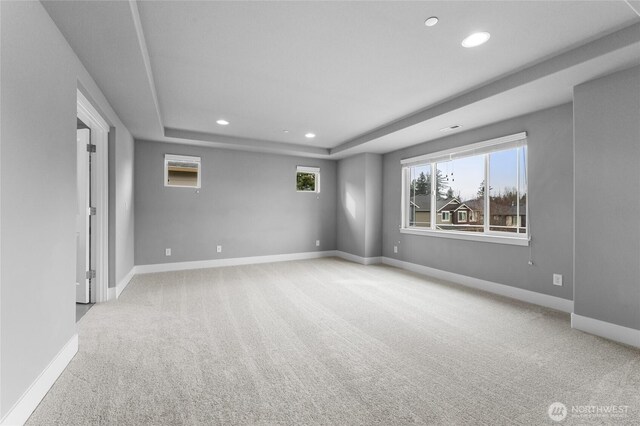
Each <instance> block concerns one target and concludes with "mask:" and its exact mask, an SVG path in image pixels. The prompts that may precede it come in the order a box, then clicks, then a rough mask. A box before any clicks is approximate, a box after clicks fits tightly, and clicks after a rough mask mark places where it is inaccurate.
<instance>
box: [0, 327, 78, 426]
mask: <svg viewBox="0 0 640 426" xmlns="http://www.w3.org/2000/svg"><path fill="white" fill-rule="evenodd" d="M77 352H78V335H77V334H74V335H73V337H71V339H70V340H69V341H68V342H67V343H66V344H65V345H64V347H63V348H62V349H61V350H60V352H58V354H57V355H56V356H55V357H54V358H53V360H52V361H51V362H50V363H49V365H47V367H46V368H45V369H44V370H43V371H42V373H40V375H39V376H38V377H37V378H36V379H35V380H34V382H33V383H32V384H31V386H29V388H28V389H27V390H26V391H25V393H23V394H22V396H21V397H20V399H19V400H18V402H16V403H15V404H14V405H13V407H11V409H10V410H9V412H8V413H7V415H6V416H4V418H3V419H2V421H1V422H0V425H2V426H9V425H11V426H16V425H23V424H24V423H25V422H26V421H27V419H28V418H29V416H30V415H31V413H33V411H34V410H35V409H36V407H37V406H38V404H40V401H42V398H44V396H45V395H46V394H47V392H49V389H51V386H53V384H54V383H55V381H56V380H57V379H58V377H60V374H62V372H63V371H64V369H65V368H67V365H68V364H69V362H70V361H71V359H73V357H74V356H75V354H76V353H77Z"/></svg>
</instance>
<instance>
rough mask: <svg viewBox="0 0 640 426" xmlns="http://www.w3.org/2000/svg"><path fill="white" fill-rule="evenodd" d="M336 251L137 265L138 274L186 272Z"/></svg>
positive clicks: (307, 256)
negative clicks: (188, 270)
mask: <svg viewBox="0 0 640 426" xmlns="http://www.w3.org/2000/svg"><path fill="white" fill-rule="evenodd" d="M336 255H337V254H336V251H335V250H328V251H310V252H306V253H290V254H275V255H270V256H251V257H234V258H230V259H212V260H197V261H192V262H174V263H157V264H154V265H136V266H135V273H136V274H149V273H152V272H169V271H184V270H187V269H203V268H216V267H219V266H239V265H251V264H257V263H272V262H286V261H290V260H305V259H318V258H321V257H333V256H336Z"/></svg>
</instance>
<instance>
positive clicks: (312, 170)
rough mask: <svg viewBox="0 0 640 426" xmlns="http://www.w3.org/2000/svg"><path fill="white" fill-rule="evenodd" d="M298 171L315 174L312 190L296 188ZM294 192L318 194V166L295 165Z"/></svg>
mask: <svg viewBox="0 0 640 426" xmlns="http://www.w3.org/2000/svg"><path fill="white" fill-rule="evenodd" d="M298 173H308V174H312V175H314V176H315V184H316V185H315V189H314V190H313V191H301V190H299V189H298ZM295 185H296V192H300V193H308V194H318V193H320V167H309V166H297V167H296V179H295Z"/></svg>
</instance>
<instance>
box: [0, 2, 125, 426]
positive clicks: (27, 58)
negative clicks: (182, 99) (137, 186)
mask: <svg viewBox="0 0 640 426" xmlns="http://www.w3.org/2000/svg"><path fill="white" fill-rule="evenodd" d="M0 8H1V13H0V15H1V20H2V22H1V37H0V38H1V57H2V80H1V91H2V100H1V102H2V105H1V108H2V122H1V127H0V128H1V133H0V139H1V140H2V145H1V147H0V149H1V160H0V161H1V167H0V170H1V172H0V173H1V179H0V182H1V183H0V185H1V188H0V189H1V192H2V206H1V208H0V215H1V233H2V240H1V250H0V251H1V254H0V256H1V263H2V270H1V272H0V277H1V284H0V299H1V301H0V304H1V306H0V328H1V330H0V336H1V342H0V351H1V354H0V355H1V356H0V358H1V360H0V372H1V374H2V380H1V384H0V391H1V392H0V393H1V397H0V406H1V409H0V415H1V416H4V415H5V414H6V413H7V412H8V411H9V410H10V409H11V407H12V406H13V405H14V404H15V403H16V402H17V401H18V399H19V398H20V397H21V396H22V394H23V393H24V392H25V391H26V390H27V389H28V387H29V386H30V385H31V384H32V383H33V381H34V380H35V379H36V378H37V377H38V376H39V375H40V373H42V371H43V370H44V369H45V368H46V367H47V365H48V364H49V362H51V360H52V359H53V358H54V357H55V356H56V354H57V353H58V352H59V351H60V350H61V349H62V348H63V346H64V345H65V344H66V343H67V342H68V341H69V340H70V339H71V338H72V336H73V335H74V334H75V332H76V324H75V281H76V280H75V275H76V273H75V267H76V265H75V258H76V247H75V238H76V237H75V231H76V229H75V228H76V226H75V221H76V205H77V204H76V163H75V157H76V92H77V89H78V87H80V89H81V90H82V91H83V92H84V93H85V95H86V96H87V98H89V99H90V100H91V101H92V102H93V103H94V105H95V106H96V108H97V109H98V110H99V111H101V112H102V113H103V114H104V116H105V118H106V119H107V121H108V122H109V124H110V125H111V126H113V128H114V129H116V130H117V133H118V134H117V137H116V139H115V144H116V147H115V148H116V164H115V173H116V175H117V176H116V183H118V182H120V183H121V184H122V185H123V187H126V186H127V182H128V181H129V184H128V186H129V189H128V190H126V189H125V190H123V191H118V190H116V193H115V200H116V202H117V203H118V204H119V206H116V218H115V227H116V229H115V231H116V234H115V237H114V240H113V244H115V247H116V256H117V257H118V259H119V261H117V262H119V263H116V275H117V274H122V276H124V274H126V273H127V272H128V271H129V270H130V268H131V266H132V265H133V237H132V235H131V236H128V235H126V233H127V232H132V227H133V209H132V208H131V207H129V210H128V211H125V210H124V209H121V208H120V207H121V206H122V205H124V204H125V202H127V201H128V203H129V204H128V205H129V206H132V203H131V201H132V196H133V193H132V190H131V188H133V185H132V181H133V179H132V170H131V167H132V165H133V163H132V158H131V159H130V161H126V160H125V159H129V157H130V156H131V155H132V153H133V151H132V149H133V138H132V137H131V135H130V134H129V132H128V131H127V129H126V128H125V127H124V126H123V125H122V123H121V121H120V120H119V118H118V117H117V115H116V114H115V112H114V111H113V110H112V109H111V107H110V106H109V103H108V102H107V100H106V99H105V97H104V96H103V94H102V93H101V92H100V89H99V88H98V87H97V86H96V84H95V82H94V81H93V79H92V78H91V76H90V75H89V74H88V73H87V71H86V70H85V68H84V67H83V65H82V64H81V63H80V61H79V60H78V58H77V56H76V55H75V54H74V52H73V51H72V49H71V48H70V47H69V45H68V43H67V42H66V40H65V39H64V37H63V36H62V34H61V33H60V32H59V31H58V28H57V27H56V26H55V24H54V23H53V21H52V20H51V18H50V17H49V15H48V14H47V12H46V11H45V10H44V8H43V7H42V4H41V3H39V2H0ZM118 152H119V154H118ZM25 165H26V166H27V167H28V169H29V173H25V172H24V170H25V169H24V167H25ZM16 176H20V178H19V179H17V178H16ZM123 271H124V272H123ZM116 280H117V277H116Z"/></svg>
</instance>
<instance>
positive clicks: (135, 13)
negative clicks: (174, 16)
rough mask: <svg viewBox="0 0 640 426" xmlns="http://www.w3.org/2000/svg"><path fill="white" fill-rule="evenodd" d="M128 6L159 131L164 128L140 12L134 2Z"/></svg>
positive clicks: (130, 2)
mask: <svg viewBox="0 0 640 426" xmlns="http://www.w3.org/2000/svg"><path fill="white" fill-rule="evenodd" d="M129 6H130V7H131V16H132V17H133V24H134V26H135V29H136V35H137V36H138V44H139V45H140V54H141V55H142V61H143V62H144V68H145V71H146V74H147V82H148V83H149V89H150V90H151V96H152V98H153V104H154V106H155V108H156V115H157V116H158V125H159V126H160V129H162V128H164V124H163V123H164V122H163V120H162V113H161V112H160V103H159V102H158V94H157V91H156V83H155V80H154V79H153V71H152V70H151V61H150V60H149V50H148V49H147V42H146V40H145V38H144V31H143V30H142V22H140V12H139V10H138V2H137V1H136V0H129Z"/></svg>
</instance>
